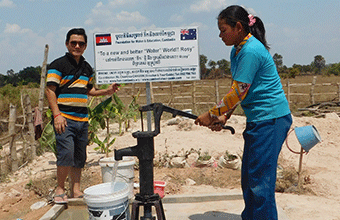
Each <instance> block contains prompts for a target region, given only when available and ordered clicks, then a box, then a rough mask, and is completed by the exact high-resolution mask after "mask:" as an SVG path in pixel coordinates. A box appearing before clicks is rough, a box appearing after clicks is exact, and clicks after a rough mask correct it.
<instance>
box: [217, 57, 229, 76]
mask: <svg viewBox="0 0 340 220" xmlns="http://www.w3.org/2000/svg"><path fill="white" fill-rule="evenodd" d="M217 65H218V68H219V69H220V70H221V74H222V76H223V75H224V74H225V75H227V74H230V62H229V61H227V60H225V59H222V60H219V61H217Z"/></svg>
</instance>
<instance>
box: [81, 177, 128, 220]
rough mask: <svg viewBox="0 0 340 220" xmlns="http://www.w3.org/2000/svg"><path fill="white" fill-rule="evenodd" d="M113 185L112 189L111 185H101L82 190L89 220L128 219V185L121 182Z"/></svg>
mask: <svg viewBox="0 0 340 220" xmlns="http://www.w3.org/2000/svg"><path fill="white" fill-rule="evenodd" d="M114 184H115V185H114V187H112V183H102V184H98V185H94V186H91V187H89V188H87V189H85V190H84V200H85V203H86V205H87V207H88V212H89V216H90V218H89V219H90V220H106V219H107V220H112V219H119V220H128V219H130V213H129V209H128V207H129V198H128V195H129V189H128V185H127V184H126V183H123V182H116V183H114ZM112 188H113V190H112Z"/></svg>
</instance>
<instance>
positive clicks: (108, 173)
mask: <svg viewBox="0 0 340 220" xmlns="http://www.w3.org/2000/svg"><path fill="white" fill-rule="evenodd" d="M115 162H116V161H115V159H114V158H113V157H107V158H102V159H100V161H99V165H100V167H101V171H102V180H103V183H108V182H112V177H113V167H114V163H115ZM135 163H136V162H135V159H134V158H133V157H123V160H120V161H118V168H117V174H116V178H115V181H116V182H125V183H127V184H128V187H129V199H131V198H132V197H133V195H134V193H133V180H134V177H135V175H134V172H133V166H134V165H135Z"/></svg>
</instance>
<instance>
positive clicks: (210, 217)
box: [189, 211, 242, 220]
mask: <svg viewBox="0 0 340 220" xmlns="http://www.w3.org/2000/svg"><path fill="white" fill-rule="evenodd" d="M189 219H190V220H241V219H242V218H241V216H240V215H237V214H230V213H225V212H214V211H210V212H206V213H204V214H195V215H191V216H189Z"/></svg>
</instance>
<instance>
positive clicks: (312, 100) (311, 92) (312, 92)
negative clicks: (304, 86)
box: [310, 76, 316, 105]
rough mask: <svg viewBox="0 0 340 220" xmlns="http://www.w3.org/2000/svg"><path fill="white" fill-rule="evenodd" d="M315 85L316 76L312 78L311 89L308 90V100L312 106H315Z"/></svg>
mask: <svg viewBox="0 0 340 220" xmlns="http://www.w3.org/2000/svg"><path fill="white" fill-rule="evenodd" d="M315 83H316V76H314V77H313V81H312V87H311V88H310V98H311V103H312V105H314V104H315V99H314V87H315Z"/></svg>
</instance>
